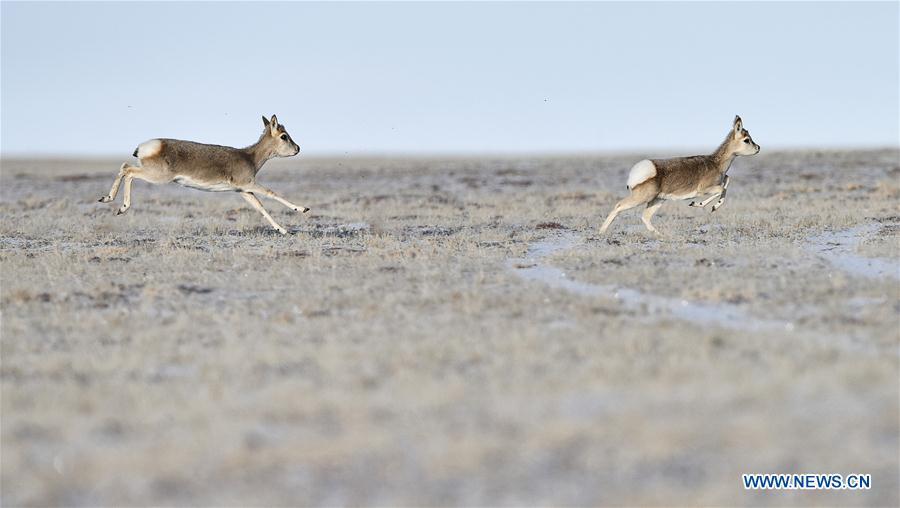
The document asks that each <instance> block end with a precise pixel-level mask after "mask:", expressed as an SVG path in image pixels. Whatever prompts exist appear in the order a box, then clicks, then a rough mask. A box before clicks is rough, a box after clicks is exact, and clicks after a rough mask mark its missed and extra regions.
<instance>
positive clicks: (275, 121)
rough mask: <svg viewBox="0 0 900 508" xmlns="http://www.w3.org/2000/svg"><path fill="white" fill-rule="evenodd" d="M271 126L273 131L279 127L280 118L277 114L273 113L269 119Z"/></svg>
mask: <svg viewBox="0 0 900 508" xmlns="http://www.w3.org/2000/svg"><path fill="white" fill-rule="evenodd" d="M269 126H270V127H271V129H272V130H273V131H274V130H275V129H277V128H278V118H277V117H276V116H275V115H272V119H271V120H269Z"/></svg>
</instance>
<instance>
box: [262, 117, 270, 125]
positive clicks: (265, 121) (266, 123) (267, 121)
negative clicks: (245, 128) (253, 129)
mask: <svg viewBox="0 0 900 508" xmlns="http://www.w3.org/2000/svg"><path fill="white" fill-rule="evenodd" d="M262 119H263V127H268V126H269V119H268V118H266V115H263V117H262Z"/></svg>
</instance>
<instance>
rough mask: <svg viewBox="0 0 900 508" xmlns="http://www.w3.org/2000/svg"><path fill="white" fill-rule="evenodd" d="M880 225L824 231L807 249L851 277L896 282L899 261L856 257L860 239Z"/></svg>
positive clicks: (872, 232)
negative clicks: (890, 279) (890, 278)
mask: <svg viewBox="0 0 900 508" xmlns="http://www.w3.org/2000/svg"><path fill="white" fill-rule="evenodd" d="M880 228H881V225H880V224H865V225H862V226H857V227H854V228H850V229H845V230H843V231H834V232H825V233H822V234H820V235H816V236H814V237H812V238H810V239H809V240H808V242H807V247H808V250H810V251H812V252H813V253H815V254H817V255H818V256H820V257H822V258H825V259H826V260H828V262H829V263H831V264H832V265H834V266H835V267H836V268H838V269H840V270H843V271H845V272H847V273H849V274H852V275H858V276H861V277H868V278H872V279H878V278H883V277H893V278H895V279H900V262H898V261H897V260H895V259H884V258H867V257H864V256H860V255H858V254H856V249H857V247H859V243H860V242H861V241H862V239H863V238H865V237H867V236H870V235H873V234H874V233H875V232H877V231H878V230H879V229H880Z"/></svg>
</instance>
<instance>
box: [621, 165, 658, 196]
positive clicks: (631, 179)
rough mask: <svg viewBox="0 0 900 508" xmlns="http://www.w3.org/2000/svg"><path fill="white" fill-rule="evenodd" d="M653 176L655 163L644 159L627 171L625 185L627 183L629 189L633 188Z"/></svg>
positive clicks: (654, 174)
mask: <svg viewBox="0 0 900 508" xmlns="http://www.w3.org/2000/svg"><path fill="white" fill-rule="evenodd" d="M654 176H656V165H654V164H653V163H652V162H651V161H649V160H647V159H644V160H642V161H640V162H638V163H637V164H635V165H634V166H632V167H631V171H629V172H628V183H627V184H626V185H628V188H629V189H633V188H634V187H635V186H637V185H640V184H642V183H644V182H646V181H647V180H649V179H651V178H653V177H654Z"/></svg>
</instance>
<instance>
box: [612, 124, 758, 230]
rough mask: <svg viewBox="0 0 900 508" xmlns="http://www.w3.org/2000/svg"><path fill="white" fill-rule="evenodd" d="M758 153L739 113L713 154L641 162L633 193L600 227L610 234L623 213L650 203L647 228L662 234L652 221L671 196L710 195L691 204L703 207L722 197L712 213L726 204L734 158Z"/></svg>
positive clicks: (632, 175)
mask: <svg viewBox="0 0 900 508" xmlns="http://www.w3.org/2000/svg"><path fill="white" fill-rule="evenodd" d="M758 153H759V145H757V144H756V143H754V142H753V139H752V138H751V137H750V132H748V131H747V130H746V129H744V123H743V121H742V120H741V117H739V116H735V117H734V124H733V125H732V127H731V131H730V132H729V133H728V135H727V136H726V137H725V141H723V142H722V144H721V145H719V147H718V148H716V151H715V152H713V153H711V154H709V155H694V156H692V157H675V158H672V159H652V160H647V159H645V160H642V161H640V162H638V163H637V164H635V165H634V166H632V168H631V171H629V172H628V183H627V185H626V188H627V189H628V190H630V191H631V194H630V195H629V196H628V197H626V198H625V199H623V200H621V201H619V202H618V203H616V206H615V207H614V208H613V210H612V211H611V212H610V213H609V216H607V217H606V221H605V222H604V223H603V226H601V227H600V234H601V235H602V234H604V233H606V230H607V229H608V228H609V225H610V224H612V221H613V220H615V218H616V216H617V215H619V213H621V212H623V211H625V210H628V209H631V208H634V207H636V206H640V205H643V204H646V205H647V207H646V208H644V213H643V214H642V215H641V220H642V221H643V222H644V225H645V226H647V229H649V230H650V231H651V232H652V233H655V234H657V235H659V234H660V233H659V231H658V230H657V229H656V228H655V227H653V224H651V223H650V218H651V217H653V214H654V213H656V211H657V210H659V207H660V206H662V204H663V201H665V200H667V199H673V200H674V199H679V200H680V199H691V198H696V197H697V196H707V195H709V196H710V197H709V198H707V199H704V200H702V201H691V203H690V205H689V206H698V207H700V208H703V207H705V206H706V205H708V204H709V203H711V202H712V200H714V199H716V198H718V201H716V204H714V205H713V206H712V208H711V209H710V213H712V212H715V211H716V210H718V209H719V207H721V206H722V204H723V203H725V194H726V192H727V190H728V181H729V178H728V175H727V174H726V173H727V172H728V168H729V167H731V163H732V162H733V161H734V158H735V157H737V156H738V155H756V154H758Z"/></svg>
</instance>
